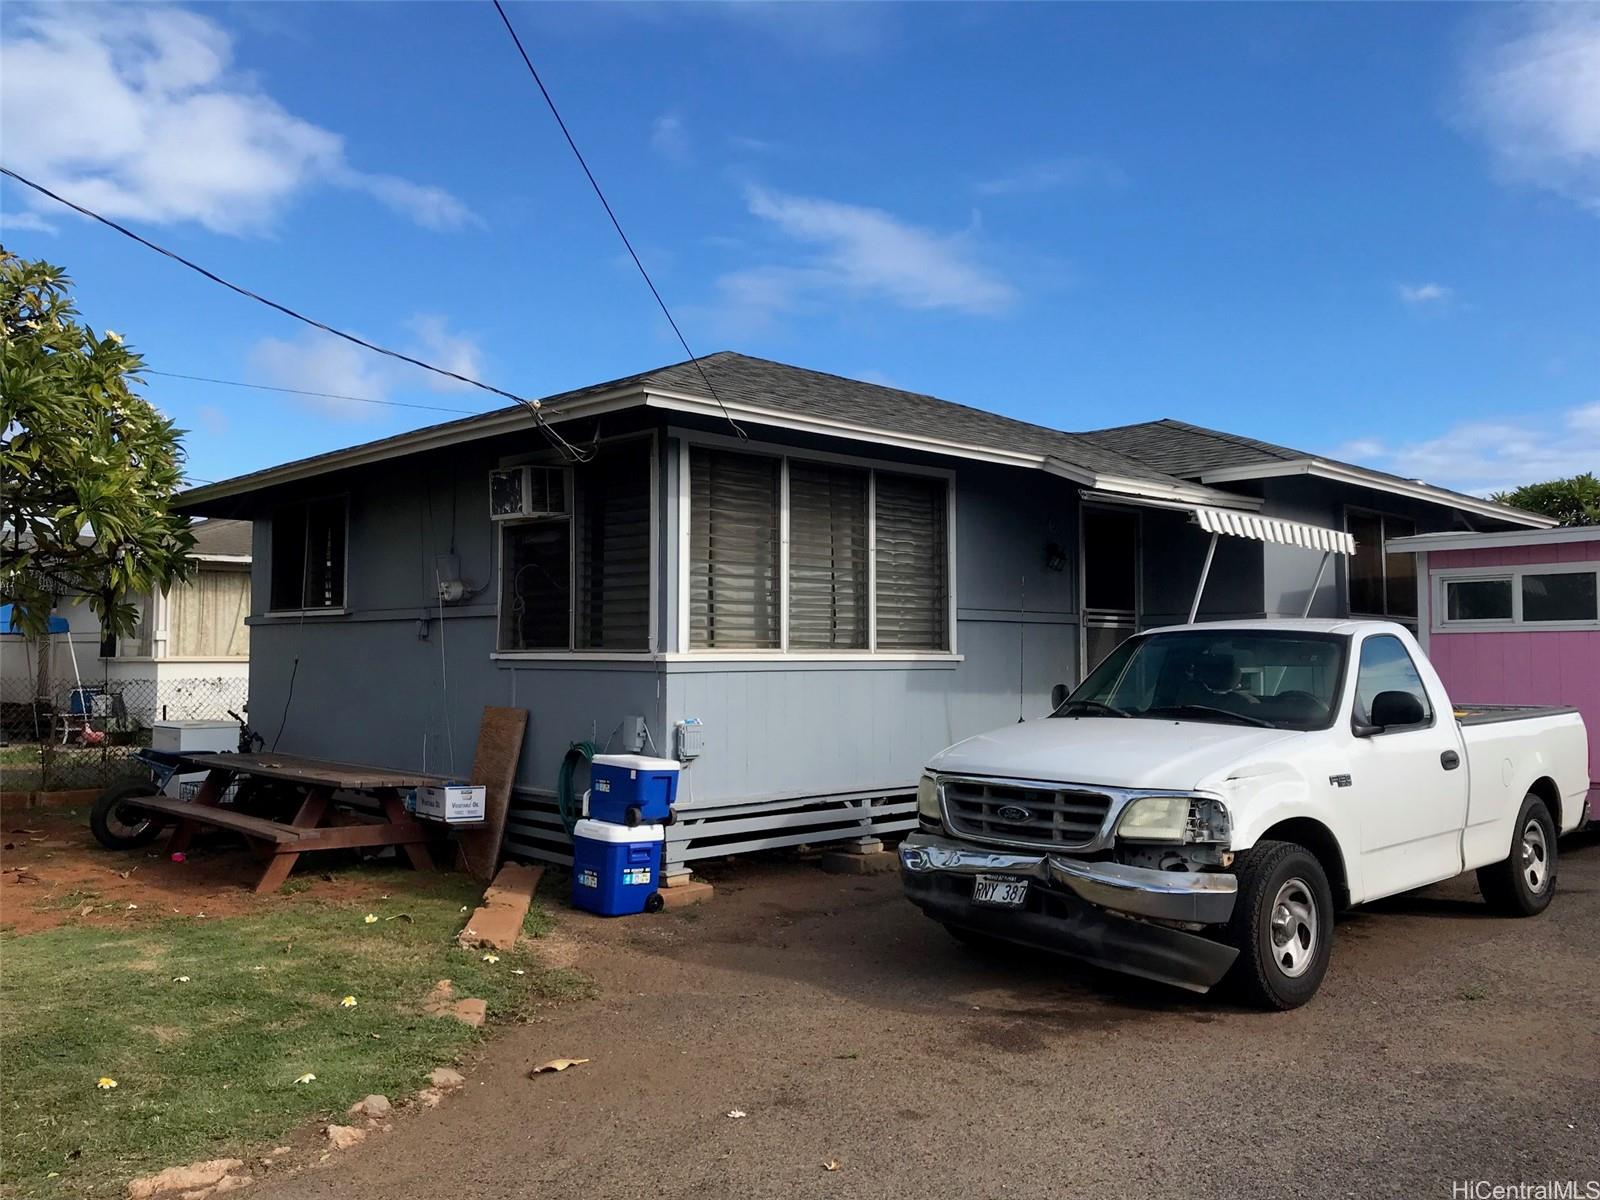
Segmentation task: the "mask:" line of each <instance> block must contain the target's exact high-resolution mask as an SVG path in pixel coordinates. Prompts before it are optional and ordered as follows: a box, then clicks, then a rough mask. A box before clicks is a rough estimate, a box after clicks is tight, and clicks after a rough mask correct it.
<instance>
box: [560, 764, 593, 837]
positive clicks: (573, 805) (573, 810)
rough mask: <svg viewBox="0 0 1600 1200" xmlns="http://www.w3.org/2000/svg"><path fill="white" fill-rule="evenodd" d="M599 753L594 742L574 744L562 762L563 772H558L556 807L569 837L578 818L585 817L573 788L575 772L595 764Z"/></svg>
mask: <svg viewBox="0 0 1600 1200" xmlns="http://www.w3.org/2000/svg"><path fill="white" fill-rule="evenodd" d="M599 752H600V747H599V746H596V745H595V744H594V743H593V742H573V743H572V746H571V747H570V748H569V749H568V750H567V753H566V756H565V757H564V758H562V760H561V770H559V771H558V772H556V807H557V808H558V809H559V811H560V813H561V826H562V828H563V829H565V830H566V831H567V836H568V837H571V836H572V831H573V829H574V828H575V827H576V826H577V824H578V818H579V817H581V816H582V815H583V801H582V799H581V798H580V797H579V796H578V794H577V793H576V792H575V791H573V788H572V775H573V772H574V771H576V770H577V769H578V767H579V765H580V764H586V763H590V762H593V761H594V756H595V755H596V754H598V753H599Z"/></svg>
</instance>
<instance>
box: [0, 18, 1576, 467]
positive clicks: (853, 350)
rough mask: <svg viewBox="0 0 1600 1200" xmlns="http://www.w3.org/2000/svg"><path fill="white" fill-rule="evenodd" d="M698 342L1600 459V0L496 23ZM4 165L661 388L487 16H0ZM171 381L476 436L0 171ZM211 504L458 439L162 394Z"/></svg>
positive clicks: (456, 327)
mask: <svg viewBox="0 0 1600 1200" xmlns="http://www.w3.org/2000/svg"><path fill="white" fill-rule="evenodd" d="M509 7H510V11H511V14H512V18H513V20H514V21H515V22H516V23H517V25H518V28H519V30H520V32H521V33H522V35H523V38H524V41H525V43H526V44H527V46H528V49H529V51H530V53H531V54H532V56H533V58H534V61H535V62H536V63H537V64H538V66H539V68H540V71H541V72H542V74H543V75H544V77H545V81H546V83H547V84H548V85H549V87H550V88H551V90H552V92H553V94H554V95H555V97H556V100H557V103H558V104H559V105H560V106H561V108H562V110H563V114H564V115H565V117H566V118H567V121H568V123H569V125H570V126H571V128H572V130H573V132H574V134H575V136H576V137H577V138H578V141H579V144H580V146H582V147H583V149H584V151H585V153H586V155H587V156H588V158H589V160H590V163H591V166H592V167H593V168H594V170H595V171H596V173H597V175H598V176H599V178H600V180H601V182H602V185H603V186H604V187H605V188H606V189H607V191H608V193H609V194H610V197H611V199H612V201H613V203H614V204H615V206H616V208H617V210H618V212H619V215H620V216H621V218H622V221H623V223H624V226H625V227H626V228H627V229H628V231H629V233H630V236H631V237H632V238H633V240H634V242H635V243H636V245H637V246H638V248H639V250H640V253H641V254H642V256H643V257H644V259H645V262H646V264H647V265H648V266H649V267H650V269H651V270H652V272H653V273H654V275H655V277H656V280H657V283H658V284H659V285H660V287H661V290H662V291H663V293H664V294H665V296H666V297H667V299H668V302H669V303H670V304H671V305H672V306H673V309H674V312H675V314H676V315H677V316H678V318H679V321H680V324H682V326H683V327H684V331H685V333H686V334H687V335H688V338H689V341H690V344H691V345H692V346H693V347H694V348H695V349H696V351H697V352H700V353H707V352H710V351H712V350H716V349H737V350H741V351H744V352H746V353H750V354H757V355H763V356H767V357H771V358H777V359H781V360H784V361H788V362H794V363H799V364H802V365H805V366H811V367H816V368H818V369H822V370H828V371H835V372H838V373H841V374H846V375H853V376H857V377H860V378H866V379H873V380H878V381H881V382H887V383H892V384H894V385H896V386H901V387H906V388H911V389H914V390H918V391H927V392H932V393H934V394H936V395H940V396H944V397H946V398H949V399H953V400H960V401H964V402H967V403H971V404H976V405H980V406H983V407H987V408H992V409H996V410H998V411H1001V412H1005V413H1008V414H1011V415H1014V416H1018V417H1022V418H1025V419H1028V420H1032V421H1038V422H1040V423H1043V424H1048V425H1053V426H1056V427H1059V428H1066V429H1083V428H1094V427H1098V426H1103V425H1110V424H1120V423H1123V422H1128V421H1136V420H1143V419H1149V418H1154V417H1161V416H1173V417H1179V418H1182V419H1185V420H1190V421H1195V422H1198V423H1201V424H1208V425H1214V426H1217V427H1220V428H1223V429H1229V430H1234V431H1237V432H1242V433H1248V434H1252V435H1255V436H1259V437H1264V438H1268V439H1271V440H1275V441H1280V442H1284V443H1287V444H1289V445H1292V446H1297V447H1300V448H1303V449H1308V450H1313V451H1317V452H1323V453H1337V454H1341V455H1343V456H1346V457H1355V458H1357V459H1358V460H1359V461H1363V462H1366V463H1368V464H1370V465H1374V466H1378V467H1383V468H1387V469H1391V470H1397V471H1400V472H1402V473H1404V474H1407V475H1411V476H1420V477H1424V478H1427V479H1429V480H1430V481H1432V482H1438V483H1443V484H1448V485H1453V486H1458V487H1464V488H1468V489H1471V490H1483V489H1488V488H1493V487H1497V486H1504V485H1507V484H1513V483H1516V482H1522V481H1527V480H1531V479H1537V478H1544V477H1549V476H1551V475H1556V474H1566V473H1570V472H1573V471H1577V470H1583V469H1600V6H1596V5H1590V6H1584V5H1564V6H1556V7H1541V6H1526V7H1489V6H1471V7H1457V6H1453V5H1448V4H1429V5H1420V6H1405V5H1398V4H1386V5H1381V6H1380V5H1346V6H1339V7H1321V6H1315V5H1285V6H1262V5H1251V6H1237V7H1234V6H1213V5H1183V6H1174V7H1168V6H1162V5H1154V4H1152V5H1115V6H1089V5H1054V6H1051V5H1026V6H1010V5H998V4H993V5H983V6H974V7H968V6H964V5H957V4H939V5H919V6H905V7H900V6H871V7H866V6H855V5H846V4H831V5H801V4H791V5H769V4H752V5H711V4H657V5H625V6H624V5H618V6H606V5H599V4H595V5H585V6H582V7H576V6H572V7H569V6H561V5H543V6H535V5H526V4H512V5H510V6H509ZM0 33H3V35H4V42H3V54H4V62H3V64H0V86H3V87H4V89H5V90H4V93H3V108H0V119H3V128H0V133H3V139H0V159H3V160H4V162H5V163H6V165H7V166H10V167H12V168H13V169H15V170H17V171H19V172H21V173H23V174H25V175H28V176H30V177H32V178H35V179H38V180H39V181H40V182H43V183H45V184H47V185H48V186H51V187H53V188H54V189H55V190H57V191H60V192H62V193H63V194H65V195H67V196H69V197H71V198H73V199H77V200H79V201H80V202H82V203H85V204H88V205H90V206H91V207H96V208H98V209H99V210H101V211H103V212H105V213H107V215H110V216H114V217H116V218H118V219H120V220H123V221H125V222H126V223H128V224H130V225H131V226H133V227H134V228H136V229H138V230H139V231H140V232H142V233H144V234H145V235H146V236H149V237H151V238H153V239H154V240H156V241H159V242H162V243H164V244H166V245H169V246H171V247H172V248H174V249H176V250H178V251H180V252H181V253H184V254H186V255H189V256H190V257H192V258H195V259H197V260H198V261H200V262H201V263H203V264H205V265H207V266H209V267H211V268H212V269H214V270H216V271H218V272H219V273H221V274H223V275H226V276H228V277H230V278H233V279H235V280H237V281H238V282H240V283H243V284H245V285H246V286H249V287H251V288H254V289H255V290H257V291H260V292H262V293H264V294H266V295H268V296H271V297H273V298H275V299H278V300H281V301H282V302H284V303H286V304H289V305H291V306H294V307H298V308H300V309H301V310H302V311H305V312H308V313H310V314H311V315H314V316H317V317H319V318H321V319H323V320H325V321H328V322H329V323H331V324H335V325H339V326H342V327H344V328H348V329H351V330H353V331H355V332H358V333H360V334H361V335H363V336H365V337H368V338H370V339H372V340H375V341H378V342H382V343H384V344H387V345H392V346H395V347H397V348H399V349H402V350H406V351H408V352H412V353H418V354H420V355H421V356H423V357H426V358H430V359H432V360H434V361H438V362H440V363H441V364H443V365H447V366H450V367H453V368H455V369H458V370H462V371H463V372H464V373H467V374H471V375H474V376H476V377H478V378H482V379H484V380H486V381H488V382H491V383H494V384H496V385H498V386H501V387H504V388H507V389H509V390H512V391H516V392H519V393H521V394H523V395H528V396H539V395H545V394H548V393H551V392H555V391H559V390H561V389H563V388H567V387H572V386H577V385H581V384H586V383H592V382H596V381H599V380H602V379H606V378H611V377H614V376H618V375H623V374H626V373H629V372H632V371H636V370H640V369H643V368H646V367H650V366H653V365H657V364H660V363H664V362H670V361H674V360H676V359H678V358H680V357H681V354H680V353H678V351H677V347H676V344H675V342H674V341H673V339H672V337H671V333H670V331H669V330H668V329H667V327H666V325H665V322H664V321H663V320H662V319H661V317H660V314H659V313H658V312H657V311H656V310H655V308H654V302H653V301H652V300H651V298H650V296H649V293H648V292H647V291H646V290H645V288H644V285H643V283H642V282H641V281H640V280H639V278H638V277H637V275H635V274H634V273H633V270H632V267H631V266H630V265H629V264H628V263H627V262H626V260H625V259H624V257H623V252H622V248H621V246H620V244H619V243H618V242H617V240H616V237H615V234H614V233H613V231H612V230H611V228H610V226H609V224H608V223H607V222H606V219H605V216H604V213H603V212H602V211H601V209H600V207H599V205H598V203H597V202H596V201H595V199H594V197H593V195H592V194H591V193H590V192H589V191H588V185H587V183H586V182H585V181H584V179H583V177H582V175H581V174H580V173H579V170H578V167H577V165H576V163H575V162H574V161H573V159H572V157H571V155H570V153H569V152H568V150H567V148H566V146H565V144H564V143H563V142H562V141H561V138H560V134H559V131H558V130H557V129H556V128H555V125H554V123H553V121H552V120H551V118H550V116H549V113H548V112H547V111H546V110H545V109H544V107H543V104H542V101H541V100H540V99H539V96H538V94H537V92H536V91H535V89H534V87H533V84H532V81H531V80H530V79H529V77H528V75H527V73H526V71H525V70H524V68H523V66H522V64H521V62H520V60H519V59H518V58H517V57H516V53H515V50H514V48H513V47H512V46H511V44H510V42H509V39H508V38H507V36H506V34H505V31H504V29H503V28H502V27H501V25H500V23H499V19H498V18H497V17H496V15H495V13H494V10H493V9H492V8H491V7H489V6H488V5H486V4H478V3H459V4H398V5H386V4H376V3H370V4H330V5H321V4H245V3H240V4H231V5H209V6H204V7H196V8H184V7H171V6H161V7H156V6H150V7H146V6H134V5H118V6H109V5H102V6H97V7H93V8H74V7H69V6H59V5H58V6H50V7H48V8H30V7H28V6H26V5H23V4H16V3H12V4H7V5H6V6H5V7H4V9H3V10H0ZM0 206H3V217H4V221H3V224H4V236H5V242H6V244H7V246H8V247H10V248H11V249H13V250H15V251H17V252H19V253H22V254H24V255H26V256H30V257H34V256H37V257H44V258H48V259H50V260H52V261H55V262H58V263H60V264H62V265H63V266H65V267H66V268H68V270H69V271H70V273H71V274H72V275H73V276H74V277H75V278H76V280H77V282H78V293H79V299H80V303H81V306H82V308H83V310H84V313H85V316H86V318H87V319H88V320H89V321H90V322H91V323H92V324H93V325H95V326H96V327H98V328H112V329H115V330H117V331H118V332H120V333H121V334H122V335H123V336H124V337H126V338H127V339H128V340H129V341H130V342H131V343H133V344H134V345H135V346H136V347H137V348H138V349H140V350H141V351H142V352H143V353H144V354H145V355H146V356H147V357H148V360H149V363H150V365H151V366H152V367H154V368H157V369H160V370H164V371H170V372H176V373H181V374H188V375H204V376H214V377H217V378H221V379H229V380H240V381H247V382H255V383H265V384H275V385H280V386H285V387H296V388H303V389H308V390H313V391H326V392H335V393H341V394H348V395H356V396H363V397H368V398H373V399H384V400H389V401H393V402H403V403H409V404H418V405H432V406H438V407H443V408H451V409H463V410H468V411H481V410H484V409H486V408H489V407H494V406H496V404H497V403H498V402H497V401H496V400H495V398H493V397H490V396H488V395H486V394H483V393H478V392H474V391H471V390H463V389H460V388H453V389H442V388H440V387H438V386H436V382H435V381H433V380H431V379H430V378H429V377H428V376H426V375H425V374H424V373H423V372H420V371H417V370H415V369H414V368H410V367H404V366H398V365H394V364H391V363H388V362H387V361H385V360H382V359H378V358H376V357H374V356H371V355H368V354H366V353H365V352H362V351H359V350H356V349H354V348H350V347H347V346H344V345H342V344H339V343H334V342H331V341H330V340H329V339H327V338H326V337H324V336H323V335H319V334H315V333H313V332H312V331H310V330H308V329H305V328H304V327H302V326H298V325H296V324H295V323H293V322H290V321H288V320H286V319H284V318H282V317H280V316H278V315H277V314H274V313H272V312H270V311H269V310H267V309H264V308H261V307H259V306H257V305H254V304H252V303H250V302H248V301H245V300H242V299H240V298H238V297H236V296H233V295H231V294H230V293H227V292H225V291H222V290H221V289H219V288H217V287H216V286H215V285H213V284H210V283H208V282H206V281H204V280H202V279H200V278H199V277H197V276H194V275H192V274H190V273H188V272H186V271H184V270H182V269H181V268H179V267H176V266H175V265H173V264H171V263H169V262H167V261H166V260H164V259H161V258H159V257H157V256H155V255H153V254H151V253H150V252H149V251H147V250H145V249H143V248H141V247H139V246H137V245H134V244H133V243H131V242H128V241H126V240H124V239H122V238H120V237H119V236H118V235H116V234H115V233H113V232H111V231H109V230H106V229H104V228H102V227H98V226H95V225H92V224H90V223H87V222H85V221H84V220H82V219H80V218H78V217H76V216H74V215H73V214H71V213H68V212H65V211H64V210H61V209H59V208H55V207H52V206H51V205H50V203H49V202H48V201H45V200H41V199H36V198H35V197H32V196H31V195H29V194H27V193H25V192H24V190H23V189H21V188H19V187H17V186H15V185H13V184H11V183H10V182H9V181H7V183H6V185H5V186H4V188H3V189H0ZM148 394H149V395H150V396H151V397H152V399H154V400H156V402H157V403H159V404H160V405H161V406H162V407H163V408H164V409H165V410H167V411H168V412H170V413H171V414H173V415H174V416H175V417H176V418H177V419H178V421H179V422H180V424H182V425H183V426H185V427H186V428H188V429H189V430H191V432H190V434H189V437H188V444H189V448H190V462H191V470H192V473H193V474H194V476H196V477H197V478H201V479H220V478H223V477H225V476H227V475H231V474H236V473H239V472H242V471H246V470H251V469H255V468H258V467H262V466H266V465H270V464H272V463H274V462H280V461H284V460H287V459H290V458H297V457H302V456H304V455H308V454H314V453H318V452H321V451H324V450H327V449H331V448H333V447H337V446H341V445H349V444H352V443H355V442H360V441H366V440H369V439H371V438H375V437H380V436H384V435H386V434H389V433H393V432H397V431H399V430H402V429H405V428H409V427H413V426H416V425H421V424H428V423H431V422H432V421H434V420H438V419H444V418H445V417H446V416H447V415H448V414H444V413H434V412H428V411H424V410H420V409H402V408H387V407H380V406H375V405H369V404H361V403H354V402H345V401H323V400H314V399H300V398H295V397H290V396H286V395H278V394H274V393H268V392H254V391H248V390H245V389H239V388H230V387H218V386H214V385H209V384H198V383H189V382H185V381H180V380H173V379H167V378H158V377H152V378H151V380H150V387H149V389H148Z"/></svg>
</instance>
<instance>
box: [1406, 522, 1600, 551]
mask: <svg viewBox="0 0 1600 1200" xmlns="http://www.w3.org/2000/svg"><path fill="white" fill-rule="evenodd" d="M1563 542H1600V525H1558V526H1557V527H1556V528H1554V529H1502V530H1499V531H1496V532H1493V533H1458V532H1454V531H1452V532H1449V533H1419V534H1415V535H1413V536H1412V537H1403V538H1391V539H1389V541H1387V542H1386V543H1385V544H1384V545H1385V547H1386V548H1387V550H1388V551H1389V553H1390V554H1413V553H1417V552H1426V551H1429V550H1488V549H1491V548H1494V547H1499V546H1549V545H1559V544H1560V543H1563Z"/></svg>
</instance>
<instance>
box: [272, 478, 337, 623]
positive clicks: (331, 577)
mask: <svg viewBox="0 0 1600 1200" xmlns="http://www.w3.org/2000/svg"><path fill="white" fill-rule="evenodd" d="M344 543H345V501H344V498H343V497H342V496H338V497H334V498H332V499H328V500H312V501H309V502H307V503H303V504H286V505H284V506H283V507H281V508H279V509H276V510H275V511H274V512H273V514H272V582H271V604H272V608H273V609H274V610H276V611H278V612H284V611H293V610H295V609H302V608H343V607H344V575H345V544H344Z"/></svg>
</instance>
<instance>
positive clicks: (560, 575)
mask: <svg viewBox="0 0 1600 1200" xmlns="http://www.w3.org/2000/svg"><path fill="white" fill-rule="evenodd" d="M652 453H653V449H652V445H651V443H650V442H649V441H648V440H646V439H636V440H631V441H626V442H623V443H620V444H617V445H613V446H605V447H602V448H601V449H600V450H599V451H598V452H597V453H596V455H595V457H594V458H593V459H592V460H590V461H589V462H587V463H584V464H581V465H579V466H575V467H573V468H572V493H573V504H572V510H573V511H572V514H571V515H570V516H568V515H565V514H561V515H556V516H549V517H537V518H534V519H531V520H526V521H502V522H499V523H498V528H499V530H500V639H499V647H500V649H501V650H617V651H633V650H648V649H649V648H650V573H651V569H652V566H653V564H652V562H651V560H650V520H651V505H652V502H653V498H652V496H651V492H650V477H651V472H650V462H651V454H652Z"/></svg>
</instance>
